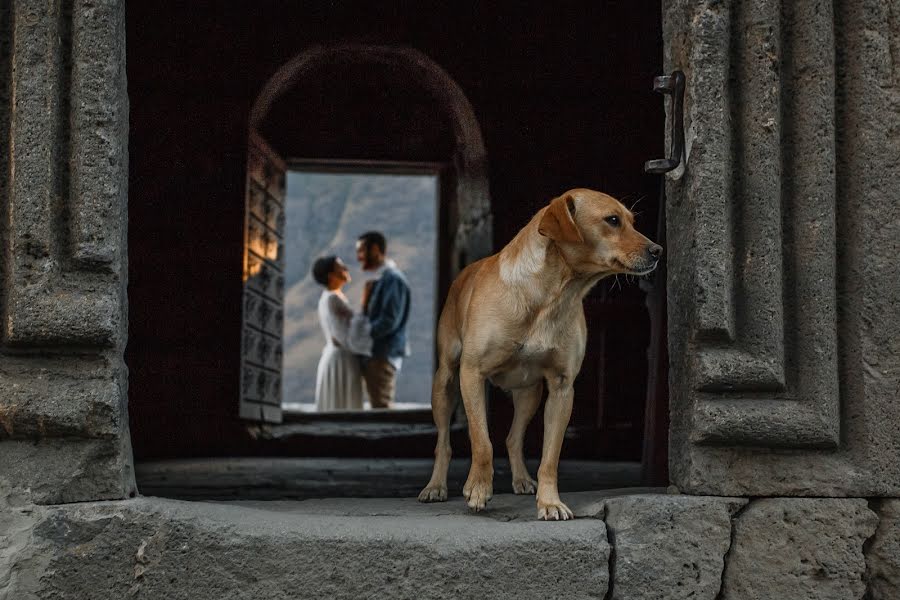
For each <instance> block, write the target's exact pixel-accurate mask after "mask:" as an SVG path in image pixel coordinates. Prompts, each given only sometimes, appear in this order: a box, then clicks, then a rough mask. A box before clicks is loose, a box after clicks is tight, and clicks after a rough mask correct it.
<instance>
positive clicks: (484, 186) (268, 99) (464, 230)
mask: <svg viewBox="0 0 900 600" xmlns="http://www.w3.org/2000/svg"><path fill="white" fill-rule="evenodd" d="M326 62H331V63H333V62H348V63H350V62H352V63H367V64H371V65H386V66H390V67H391V68H393V69H396V70H398V71H400V72H401V73H403V74H404V75H405V76H406V77H408V78H409V79H410V80H413V81H415V82H417V83H418V84H419V85H420V86H422V87H423V88H425V89H426V90H427V91H428V92H429V93H430V94H431V95H432V97H433V98H434V99H435V101H436V102H437V103H438V105H439V107H440V108H441V110H443V111H444V112H445V113H446V114H447V115H448V117H449V120H450V123H451V125H452V127H453V133H454V137H455V142H456V143H455V146H456V148H455V153H454V156H453V166H454V170H455V172H456V178H455V179H456V190H455V194H454V196H455V198H456V201H457V206H456V214H455V215H452V216H451V221H453V222H454V225H455V227H454V231H453V240H454V242H453V243H454V246H456V247H457V248H458V249H459V251H461V252H462V251H465V252H466V254H465V255H464V256H463V255H460V254H459V253H454V255H453V256H454V257H455V259H456V260H455V261H454V264H453V266H454V272H453V275H455V274H456V272H458V270H459V269H460V268H461V266H464V264H467V263H468V262H471V261H473V260H476V259H477V258H479V257H482V256H487V255H488V254H490V252H491V223H490V213H491V207H490V205H491V203H490V196H489V191H488V179H487V174H488V167H487V152H486V150H485V147H484V140H483V138H482V135H481V128H480V127H479V125H478V120H477V119H476V117H475V111H474V110H473V109H472V105H471V104H470V103H469V100H468V99H467V98H466V96H465V94H464V93H463V91H462V89H461V88H460V87H459V85H458V84H457V83H456V81H454V80H453V78H452V77H451V76H450V75H449V74H448V73H447V72H446V71H445V70H444V69H443V68H442V67H441V66H440V65H438V64H437V63H436V62H434V61H433V60H431V59H430V58H429V57H427V56H426V55H425V54H424V53H422V52H420V51H418V50H415V49H413V48H403V47H395V46H380V45H369V44H341V45H328V46H315V47H312V48H309V49H308V50H305V51H303V52H301V53H300V54H298V55H297V56H296V57H295V58H294V59H293V60H291V61H289V62H288V63H286V64H284V65H283V66H282V67H281V68H279V69H278V70H277V71H276V72H275V73H274V74H273V75H272V77H271V78H269V80H268V81H267V82H266V84H265V86H264V87H263V89H262V91H261V92H260V94H259V96H257V99H256V102H255V103H254V104H253V108H252V109H251V110H250V120H249V126H250V130H251V131H254V130H257V129H258V128H259V126H260V124H261V123H262V122H263V120H264V119H265V118H266V115H267V114H268V113H269V110H270V109H271V107H272V105H273V103H274V102H275V101H276V100H277V99H278V98H279V97H280V96H281V95H282V94H284V93H285V92H286V91H287V90H288V89H290V88H291V86H293V85H294V84H295V83H296V82H297V81H299V80H300V79H302V78H303V77H305V76H306V75H307V74H308V73H309V72H311V71H312V70H314V69H316V68H317V67H318V66H319V65H321V64H322V63H326ZM461 263H462V264H461Z"/></svg>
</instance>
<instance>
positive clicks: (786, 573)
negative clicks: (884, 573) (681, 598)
mask: <svg viewBox="0 0 900 600" xmlns="http://www.w3.org/2000/svg"><path fill="white" fill-rule="evenodd" d="M877 524H878V518H877V516H876V515H875V513H873V512H872V511H871V510H869V508H868V505H867V503H866V501H865V500H862V499H836V498H764V499H761V500H754V501H752V502H751V503H750V504H749V505H748V506H747V508H746V509H745V510H744V511H743V512H741V513H740V514H739V515H738V516H737V517H736V519H735V523H734V542H733V544H732V547H731V551H730V553H729V557H728V560H727V566H726V568H725V575H724V577H723V588H722V591H723V594H722V598H723V599H724V600H751V599H753V600H772V599H775V598H779V599H782V598H783V599H785V600H787V599H790V600H821V599H823V598H828V600H843V599H847V600H851V599H852V600H858V599H859V598H862V597H863V594H864V593H865V590H866V583H865V571H866V563H865V558H864V556H863V545H864V544H865V542H866V540H867V539H868V538H870V537H871V536H872V534H874V533H875V527H876V525H877Z"/></svg>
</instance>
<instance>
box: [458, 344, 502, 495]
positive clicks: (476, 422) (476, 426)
mask: <svg viewBox="0 0 900 600" xmlns="http://www.w3.org/2000/svg"><path fill="white" fill-rule="evenodd" d="M485 381H486V380H485V378H484V376H483V375H482V374H481V372H480V371H479V370H478V368H477V367H476V366H475V365H473V364H471V363H469V364H466V361H465V360H464V361H463V363H462V365H460V369H459V387H460V391H461V392H462V397H463V404H464V405H465V407H466V417H468V421H469V440H470V441H471V443H472V466H471V467H470V468H469V477H468V479H466V484H465V485H464V486H463V496H465V497H466V500H467V501H468V502H467V504H468V505H469V508H471V509H473V510H476V511H479V510H483V509H484V507H485V506H486V505H487V503H488V500H490V499H491V497H492V496H493V495H494V449H493V446H491V438H490V435H488V428H487V407H486V406H485V398H484V396H485V394H484V391H485V390H484V388H485Z"/></svg>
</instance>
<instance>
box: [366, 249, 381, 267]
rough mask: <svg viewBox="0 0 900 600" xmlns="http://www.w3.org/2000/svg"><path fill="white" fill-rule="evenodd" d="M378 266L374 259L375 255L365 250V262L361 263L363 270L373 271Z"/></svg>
mask: <svg viewBox="0 0 900 600" xmlns="http://www.w3.org/2000/svg"><path fill="white" fill-rule="evenodd" d="M377 268H378V263H377V262H376V261H375V257H374V256H373V255H372V253H371V252H370V251H368V250H366V262H365V263H364V264H363V270H364V271H374V270H375V269H377Z"/></svg>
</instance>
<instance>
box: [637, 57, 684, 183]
mask: <svg viewBox="0 0 900 600" xmlns="http://www.w3.org/2000/svg"><path fill="white" fill-rule="evenodd" d="M653 91H654V92H659V93H660V94H666V95H668V96H671V97H672V115H671V117H672V134H671V136H670V138H671V144H672V146H671V150H670V152H669V158H657V159H655V160H648V161H647V162H646V163H644V171H646V172H647V173H659V174H662V173H668V172H669V171H672V170H674V169H676V168H678V165H680V164H681V157H682V156H683V155H684V73H682V72H681V71H673V72H672V74H671V75H662V76H660V77H654V78H653Z"/></svg>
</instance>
